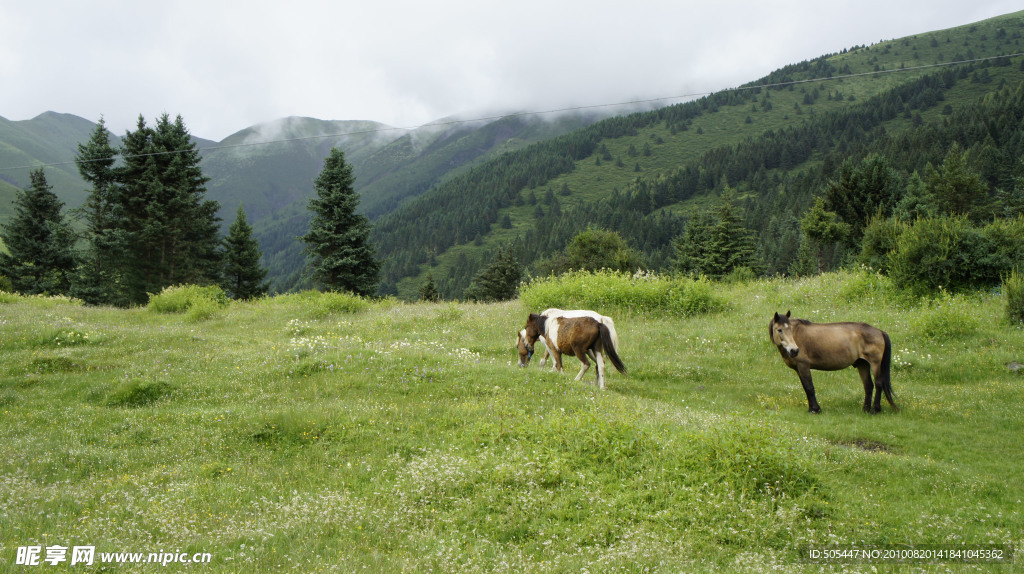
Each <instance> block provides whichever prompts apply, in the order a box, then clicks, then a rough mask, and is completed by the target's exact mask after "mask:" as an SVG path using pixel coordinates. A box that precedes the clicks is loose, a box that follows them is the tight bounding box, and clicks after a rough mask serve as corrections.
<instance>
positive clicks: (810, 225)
mask: <svg viewBox="0 0 1024 574" xmlns="http://www.w3.org/2000/svg"><path fill="white" fill-rule="evenodd" d="M838 218H839V216H838V215H837V214H836V213H835V212H834V211H828V210H826V209H825V200H824V199H822V198H821V197H819V198H817V199H815V200H814V205H813V206H812V207H811V209H809V210H807V213H806V214H804V217H803V219H801V220H800V230H801V231H803V232H804V235H805V236H806V237H807V239H808V240H810V241H811V242H812V243H814V256H815V259H816V260H817V262H818V273H821V272H822V271H823V263H822V262H823V256H824V248H825V247H826V246H830V245H833V244H835V243H836V242H838V241H842V240H843V239H845V238H846V236H847V235H849V234H850V224H849V223H845V222H843V221H839V220H838Z"/></svg>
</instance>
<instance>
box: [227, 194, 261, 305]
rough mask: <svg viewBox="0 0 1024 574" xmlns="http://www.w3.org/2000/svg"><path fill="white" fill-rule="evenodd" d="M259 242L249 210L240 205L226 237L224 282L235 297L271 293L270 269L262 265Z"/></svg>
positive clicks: (245, 297)
mask: <svg viewBox="0 0 1024 574" xmlns="http://www.w3.org/2000/svg"><path fill="white" fill-rule="evenodd" d="M262 256H263V254H262V253H261V252H260V246H259V243H257V241H256V240H255V239H253V237H252V226H251V225H249V222H248V220H247V219H246V218H245V210H244V209H243V208H242V206H241V205H239V206H238V215H236V216H235V222H234V223H232V224H231V227H230V228H229V229H228V236H227V237H225V238H224V278H223V282H222V283H221V286H222V287H224V291H226V292H227V294H228V295H229V296H231V297H233V298H235V299H253V298H255V297H260V296H263V295H266V294H267V290H268V288H269V286H268V285H267V283H266V282H264V279H266V277H267V270H266V269H264V268H263V267H261V266H260V257H262Z"/></svg>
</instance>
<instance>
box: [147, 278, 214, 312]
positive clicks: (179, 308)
mask: <svg viewBox="0 0 1024 574" xmlns="http://www.w3.org/2000/svg"><path fill="white" fill-rule="evenodd" d="M227 305H228V296H227V294H225V293H224V290H223V289H221V288H220V287H218V286H217V285H207V286H199V285H175V286H173V287H164V289H163V291H161V292H160V293H159V294H158V295H153V294H150V297H149V304H147V305H146V308H147V309H149V310H150V311H153V312H156V313H185V312H187V311H189V310H190V309H192V308H193V307H196V306H199V307H201V308H204V309H214V310H216V309H220V308H223V307H227ZM198 314H202V312H199V313H198Z"/></svg>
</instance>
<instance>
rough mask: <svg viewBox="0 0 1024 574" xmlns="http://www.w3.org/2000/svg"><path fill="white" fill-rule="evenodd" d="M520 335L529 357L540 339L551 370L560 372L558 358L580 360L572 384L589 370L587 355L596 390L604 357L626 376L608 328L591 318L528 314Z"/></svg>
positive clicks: (560, 359) (601, 379) (599, 382)
mask: <svg viewBox="0 0 1024 574" xmlns="http://www.w3.org/2000/svg"><path fill="white" fill-rule="evenodd" d="M523 331H525V333H523V332H520V335H521V339H520V340H521V341H522V342H523V343H524V344H525V346H526V347H527V349H529V351H530V353H531V354H532V351H533V346H534V344H535V343H536V342H537V339H539V338H541V337H543V338H544V344H545V346H547V348H548V351H549V352H550V353H551V355H552V356H553V357H554V362H555V370H556V371H558V372H562V354H563V353H572V354H573V355H575V356H576V358H577V359H579V360H580V363H581V366H580V372H579V373H578V374H577V375H576V378H575V379H574V380H577V381H578V380H580V379H581V378H583V375H584V374H585V373H586V372H587V370H588V369H589V368H590V359H588V358H587V357H588V355H589V356H591V357H593V358H594V363H595V364H596V365H597V380H596V381H595V383H596V384H597V386H598V388H600V389H604V371H605V367H604V355H605V354H606V353H607V355H608V358H609V359H611V361H612V365H614V366H615V368H616V369H617V370H618V371H619V372H620V373H623V374H625V373H626V366H625V365H624V364H622V359H620V358H619V354H618V351H617V350H616V348H615V342H614V341H613V340H612V336H611V331H610V330H609V329H608V326H607V325H605V324H603V323H601V322H600V321H598V320H597V319H594V318H593V317H545V316H544V315H538V314H536V313H531V314H530V316H529V317H527V319H526V326H525V327H524V329H523Z"/></svg>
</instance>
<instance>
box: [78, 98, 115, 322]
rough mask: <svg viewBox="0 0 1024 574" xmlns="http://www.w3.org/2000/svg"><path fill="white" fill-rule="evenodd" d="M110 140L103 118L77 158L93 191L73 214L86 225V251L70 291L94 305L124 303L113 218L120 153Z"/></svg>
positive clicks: (79, 171) (89, 191) (82, 146)
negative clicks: (117, 164) (116, 165)
mask: <svg viewBox="0 0 1024 574" xmlns="http://www.w3.org/2000/svg"><path fill="white" fill-rule="evenodd" d="M110 137H111V133H110V131H109V130H107V126H106V123H105V122H104V121H103V118H100V121H99V123H98V124H97V125H96V129H95V130H93V132H92V136H91V137H90V138H89V141H88V142H87V143H85V144H78V153H77V154H76V155H75V163H76V164H78V173H79V174H81V176H82V179H84V180H85V181H86V183H88V184H89V185H90V186H91V189H89V190H88V194H89V195H88V197H86V200H85V203H84V204H83V205H82V206H81V207H79V208H77V209H75V210H73V212H72V213H73V215H74V216H75V217H76V218H77V219H78V220H79V221H80V222H82V223H83V224H84V231H83V235H84V237H83V238H84V239H85V243H86V249H85V253H84V254H83V256H82V261H81V266H80V267H79V269H78V273H77V275H76V276H75V279H74V281H73V282H72V286H71V288H72V294H73V295H74V296H76V297H79V298H81V299H83V300H84V301H86V302H87V303H93V304H100V303H108V304H118V303H121V304H123V303H124V301H123V300H119V293H118V292H117V284H118V283H119V276H120V266H119V265H118V255H117V250H116V241H115V236H114V231H115V229H116V228H117V225H116V224H117V221H116V220H115V218H114V209H115V207H116V202H117V198H118V195H117V194H118V186H117V174H116V172H115V170H114V163H115V161H116V158H117V150H116V149H115V148H114V147H113V146H112V145H111V143H110Z"/></svg>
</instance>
